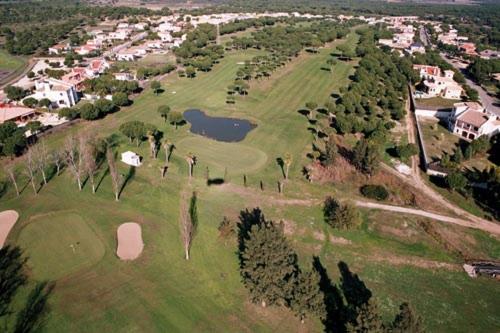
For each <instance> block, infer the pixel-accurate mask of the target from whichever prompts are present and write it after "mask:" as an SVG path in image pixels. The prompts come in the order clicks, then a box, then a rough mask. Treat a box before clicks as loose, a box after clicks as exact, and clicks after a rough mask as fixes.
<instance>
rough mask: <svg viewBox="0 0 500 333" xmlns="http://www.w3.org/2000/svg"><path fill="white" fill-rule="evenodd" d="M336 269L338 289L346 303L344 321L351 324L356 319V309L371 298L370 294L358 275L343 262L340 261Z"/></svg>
mask: <svg viewBox="0 0 500 333" xmlns="http://www.w3.org/2000/svg"><path fill="white" fill-rule="evenodd" d="M338 268H339V271H340V289H341V290H342V294H343V295H344V298H345V300H346V302H347V309H348V311H347V316H346V319H347V320H348V321H351V322H352V321H354V320H355V319H356V317H357V312H358V309H359V308H360V307H361V306H362V305H364V304H367V303H368V301H369V300H370V298H371V297H372V292H371V291H370V289H368V288H367V287H366V285H365V283H364V282H363V281H362V280H361V279H360V278H359V276H358V274H355V273H353V272H351V271H350V270H349V266H348V265H347V264H346V263H345V262H343V261H340V262H339V263H338Z"/></svg>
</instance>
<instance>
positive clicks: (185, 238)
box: [179, 193, 196, 260]
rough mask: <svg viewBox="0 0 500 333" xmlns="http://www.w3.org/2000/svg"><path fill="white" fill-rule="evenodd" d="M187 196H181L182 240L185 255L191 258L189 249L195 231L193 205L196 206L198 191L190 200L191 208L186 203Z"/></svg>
mask: <svg viewBox="0 0 500 333" xmlns="http://www.w3.org/2000/svg"><path fill="white" fill-rule="evenodd" d="M186 201H187V198H183V197H181V205H180V214H179V225H180V231H181V240H182V244H183V246H184V257H185V259H186V260H189V250H190V249H191V244H192V241H193V237H194V232H195V223H194V221H193V216H192V214H191V211H192V209H193V208H192V207H193V205H194V207H196V193H193V196H192V197H191V200H190V205H189V208H188V207H187V205H186Z"/></svg>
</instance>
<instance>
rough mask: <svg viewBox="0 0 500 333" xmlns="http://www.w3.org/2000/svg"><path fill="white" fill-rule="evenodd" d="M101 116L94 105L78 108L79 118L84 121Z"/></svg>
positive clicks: (88, 104)
mask: <svg viewBox="0 0 500 333" xmlns="http://www.w3.org/2000/svg"><path fill="white" fill-rule="evenodd" d="M100 116H101V112H100V110H99V109H98V108H96V107H95V106H94V105H92V104H90V103H87V104H84V105H82V106H81V107H80V117H82V119H85V120H95V119H97V118H99V117H100Z"/></svg>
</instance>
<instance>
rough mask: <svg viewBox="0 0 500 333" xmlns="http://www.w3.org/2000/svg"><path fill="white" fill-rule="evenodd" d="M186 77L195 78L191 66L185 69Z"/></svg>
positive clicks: (193, 69)
mask: <svg viewBox="0 0 500 333" xmlns="http://www.w3.org/2000/svg"><path fill="white" fill-rule="evenodd" d="M186 76H187V77H188V78H194V77H195V76H196V69H195V68H194V67H193V66H189V67H186Z"/></svg>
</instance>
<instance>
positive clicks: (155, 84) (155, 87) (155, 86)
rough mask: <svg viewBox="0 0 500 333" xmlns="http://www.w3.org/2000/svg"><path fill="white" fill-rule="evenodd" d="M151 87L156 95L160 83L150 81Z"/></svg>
mask: <svg viewBox="0 0 500 333" xmlns="http://www.w3.org/2000/svg"><path fill="white" fill-rule="evenodd" d="M151 89H153V92H154V93H155V95H157V96H158V93H159V92H160V89H161V83H160V82H158V81H152V82H151Z"/></svg>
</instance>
